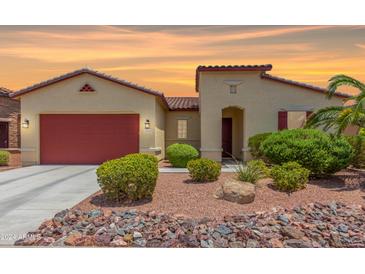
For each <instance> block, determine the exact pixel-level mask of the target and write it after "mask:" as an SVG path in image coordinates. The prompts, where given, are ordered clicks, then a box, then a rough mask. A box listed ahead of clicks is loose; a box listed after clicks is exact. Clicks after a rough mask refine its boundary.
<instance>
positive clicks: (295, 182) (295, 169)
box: [271, 162, 310, 192]
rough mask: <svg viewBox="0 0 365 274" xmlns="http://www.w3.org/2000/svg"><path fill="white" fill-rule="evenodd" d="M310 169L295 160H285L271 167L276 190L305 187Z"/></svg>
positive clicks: (291, 189) (291, 190)
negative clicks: (285, 161) (283, 162)
mask: <svg viewBox="0 0 365 274" xmlns="http://www.w3.org/2000/svg"><path fill="white" fill-rule="evenodd" d="M309 173H310V171H309V170H308V169H306V168H304V167H302V166H301V165H300V164H298V163H296V162H287V163H285V164H283V165H281V166H274V167H273V168H272V169H271V176H272V178H273V179H274V186H275V188H277V189H278V190H281V191H287V192H293V191H296V190H299V189H302V188H305V187H306V185H307V182H308V177H309Z"/></svg>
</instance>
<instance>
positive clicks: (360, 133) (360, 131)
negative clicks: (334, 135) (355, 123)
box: [359, 127, 365, 136]
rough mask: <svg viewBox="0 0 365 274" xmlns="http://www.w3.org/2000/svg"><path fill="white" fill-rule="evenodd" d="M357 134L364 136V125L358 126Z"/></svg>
mask: <svg viewBox="0 0 365 274" xmlns="http://www.w3.org/2000/svg"><path fill="white" fill-rule="evenodd" d="M359 135H360V136H365V128H364V127H362V128H360V130H359Z"/></svg>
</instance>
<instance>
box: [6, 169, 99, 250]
mask: <svg viewBox="0 0 365 274" xmlns="http://www.w3.org/2000/svg"><path fill="white" fill-rule="evenodd" d="M96 168H97V166H89V165H88V166H64V165H62V166H61V165H51V166H31V167H23V168H18V169H13V170H9V171H4V172H0V245H9V244H12V243H13V242H14V241H16V240H17V239H19V238H21V237H24V234H25V233H27V232H29V231H33V230H35V229H36V228H37V227H38V226H39V225H40V223H41V222H42V221H44V220H45V219H49V218H52V217H53V215H54V214H55V213H57V212H59V211H61V210H63V209H66V208H70V207H72V206H74V205H75V204H77V203H78V202H80V201H81V200H83V199H85V198H86V197H88V196H89V195H91V194H93V193H94V192H96V191H97V190H99V186H98V184H97V181H96V174H95V170H96Z"/></svg>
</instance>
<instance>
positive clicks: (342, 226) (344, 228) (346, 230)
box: [337, 224, 349, 233]
mask: <svg viewBox="0 0 365 274" xmlns="http://www.w3.org/2000/svg"><path fill="white" fill-rule="evenodd" d="M337 230H338V231H340V232H343V233H347V232H348V231H349V227H348V226H347V225H345V224H340V225H339V226H338V227H337Z"/></svg>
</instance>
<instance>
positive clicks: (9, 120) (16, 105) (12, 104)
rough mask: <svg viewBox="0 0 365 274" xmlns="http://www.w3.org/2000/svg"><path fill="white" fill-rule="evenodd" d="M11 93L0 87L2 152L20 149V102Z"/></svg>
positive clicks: (0, 144)
mask: <svg viewBox="0 0 365 274" xmlns="http://www.w3.org/2000/svg"><path fill="white" fill-rule="evenodd" d="M11 93H12V91H11V90H9V89H7V88H3V87H0V150H19V149H20V128H19V121H20V102H19V100H15V99H13V98H10V94H11Z"/></svg>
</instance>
